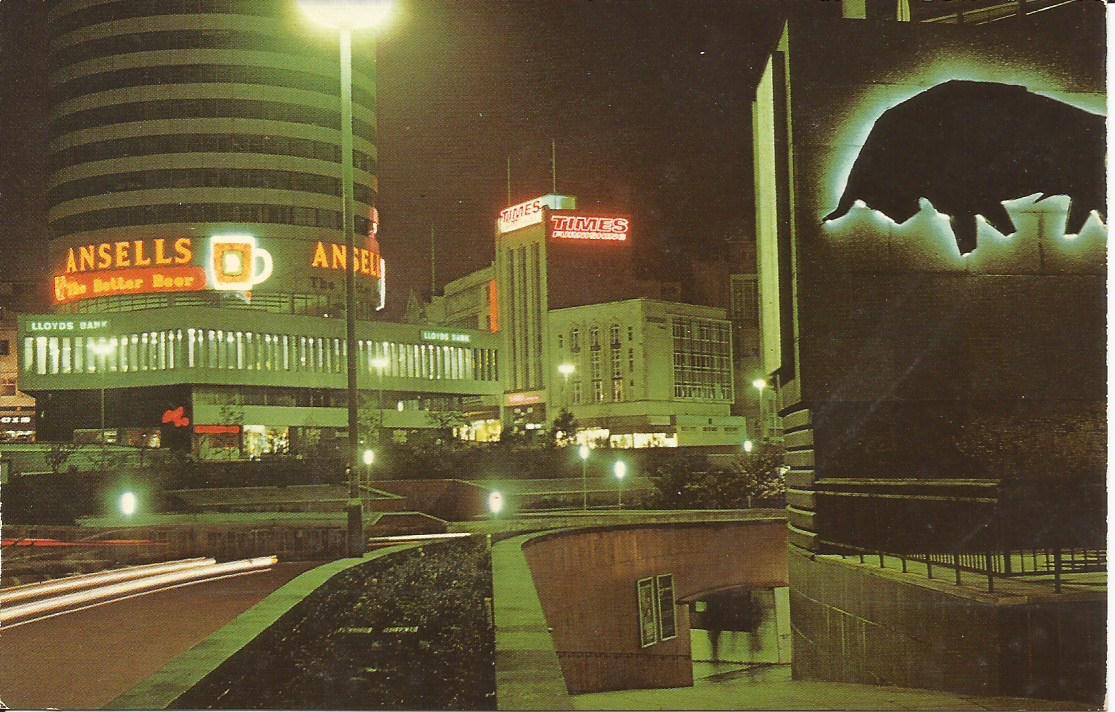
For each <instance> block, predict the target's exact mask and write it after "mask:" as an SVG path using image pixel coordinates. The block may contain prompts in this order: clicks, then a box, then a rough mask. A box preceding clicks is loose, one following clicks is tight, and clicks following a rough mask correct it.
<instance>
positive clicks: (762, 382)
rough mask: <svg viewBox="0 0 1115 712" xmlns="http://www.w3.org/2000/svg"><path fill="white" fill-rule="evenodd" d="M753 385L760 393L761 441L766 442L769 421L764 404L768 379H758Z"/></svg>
mask: <svg viewBox="0 0 1115 712" xmlns="http://www.w3.org/2000/svg"><path fill="white" fill-rule="evenodd" d="M751 385H752V387H754V388H755V390H757V391H759V439H760V440H766V439H767V420H766V413H765V412H764V411H765V410H766V409H765V404H764V402H763V400H764V399H763V391H765V390H766V388H767V382H766V379H763V378H756V379H755V380H754V381H752V382H751Z"/></svg>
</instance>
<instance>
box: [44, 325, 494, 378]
mask: <svg viewBox="0 0 1115 712" xmlns="http://www.w3.org/2000/svg"><path fill="white" fill-rule="evenodd" d="M358 350H359V351H358V354H357V364H358V367H359V369H360V371H361V372H363V373H366V374H372V375H376V376H381V375H382V376H391V377H396V378H415V379H422V380H446V379H448V380H465V379H471V380H480V381H495V380H497V379H498V363H497V356H496V351H495V349H484V348H470V347H462V346H449V345H435V344H402V343H395V342H387V341H383V342H376V341H360V342H358ZM345 352H346V348H345V342H344V339H341V338H333V337H320V336H295V335H290V334H261V333H255V332H243V331H224V330H221V329H192V328H190V329H169V330H161V331H149V332H142V333H137V334H127V335H124V336H119V337H111V338H104V337H96V338H95V337H84V336H35V337H32V336H27V337H24V339H23V370H24V371H25V372H28V373H36V374H39V375H56V374H75V373H77V374H82V373H85V374H90V373H118V372H119V373H134V372H141V371H167V370H176V369H183V368H186V369H193V368H205V369H218V370H237V371H265V372H284V371H288V372H299V373H318V374H320V373H328V374H342V373H344V372H345ZM380 364H382V366H381V365H380Z"/></svg>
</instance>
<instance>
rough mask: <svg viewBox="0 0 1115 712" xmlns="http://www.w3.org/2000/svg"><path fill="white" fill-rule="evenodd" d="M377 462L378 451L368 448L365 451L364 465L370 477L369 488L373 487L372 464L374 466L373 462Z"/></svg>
mask: <svg viewBox="0 0 1115 712" xmlns="http://www.w3.org/2000/svg"><path fill="white" fill-rule="evenodd" d="M375 461H376V451H375V450H372V449H371V448H368V449H366V450H365V451H363V465H365V468H366V471H367V475H368V481H367V487H371V464H372V462H375Z"/></svg>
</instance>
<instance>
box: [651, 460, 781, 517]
mask: <svg viewBox="0 0 1115 712" xmlns="http://www.w3.org/2000/svg"><path fill="white" fill-rule="evenodd" d="M652 474H653V475H655V479H654V483H655V488H656V492H655V496H654V502H655V506H658V507H661V508H664V509H743V508H746V507H750V506H752V504H754V502H755V500H756V499H775V498H778V497H781V496H783V495H785V492H786V479H785V468H784V466H783V464H782V449H781V448H779V447H777V446H773V445H767V446H764V447H762V448H760V449H759V450H757V451H755V452H752V453H748V454H746V455H743V456H741V457H739V458H737V459H735V460H733V461H732V462H730V463H729V464H728V465H727V466H726V467H718V466H715V465H713V464H712V463H711V462H710V461H709V458H708V457H706V456H704V455H694V454H688V453H684V452H679V453H676V454H673V453H671V454H670V455H665V456H663V457H660V458H659V461H658V463H657V464H656V465H655V466H654V468H653V470H652Z"/></svg>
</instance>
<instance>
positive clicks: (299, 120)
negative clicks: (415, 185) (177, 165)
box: [51, 99, 376, 143]
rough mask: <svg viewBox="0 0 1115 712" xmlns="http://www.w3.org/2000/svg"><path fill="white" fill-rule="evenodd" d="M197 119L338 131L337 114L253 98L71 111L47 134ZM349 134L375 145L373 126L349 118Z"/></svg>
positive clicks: (150, 102) (144, 103)
mask: <svg viewBox="0 0 1115 712" xmlns="http://www.w3.org/2000/svg"><path fill="white" fill-rule="evenodd" d="M197 118H239V119H267V120H269V121H285V122H288V123H295V124H309V125H311V126H321V127H323V128H327V129H333V130H335V131H340V129H341V114H340V112H339V111H333V110H331V109H319V108H317V107H313V106H305V105H303V104H294V103H289V102H281V101H261V100H257V99H167V100H157V101H137V102H132V103H129V104H113V105H111V106H99V107H97V108H94V109H85V110H83V111H75V112H73V113H72V114H66V115H65V116H60V117H58V118H56V119H55V120H54V121H53V122H52V123H51V131H52V133H53V135H58V134H61V133H66V132H68V131H77V130H80V129H90V128H95V127H97V126H109V125H113V124H126V123H128V122H131V121H157V120H161V119H197ZM352 133H353V135H354V136H358V137H360V138H363V139H365V140H367V141H370V142H372V143H375V140H376V135H375V133H376V132H375V127H374V126H373V125H372V124H370V123H368V122H367V121H364V120H363V119H358V118H355V117H353V119H352Z"/></svg>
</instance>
